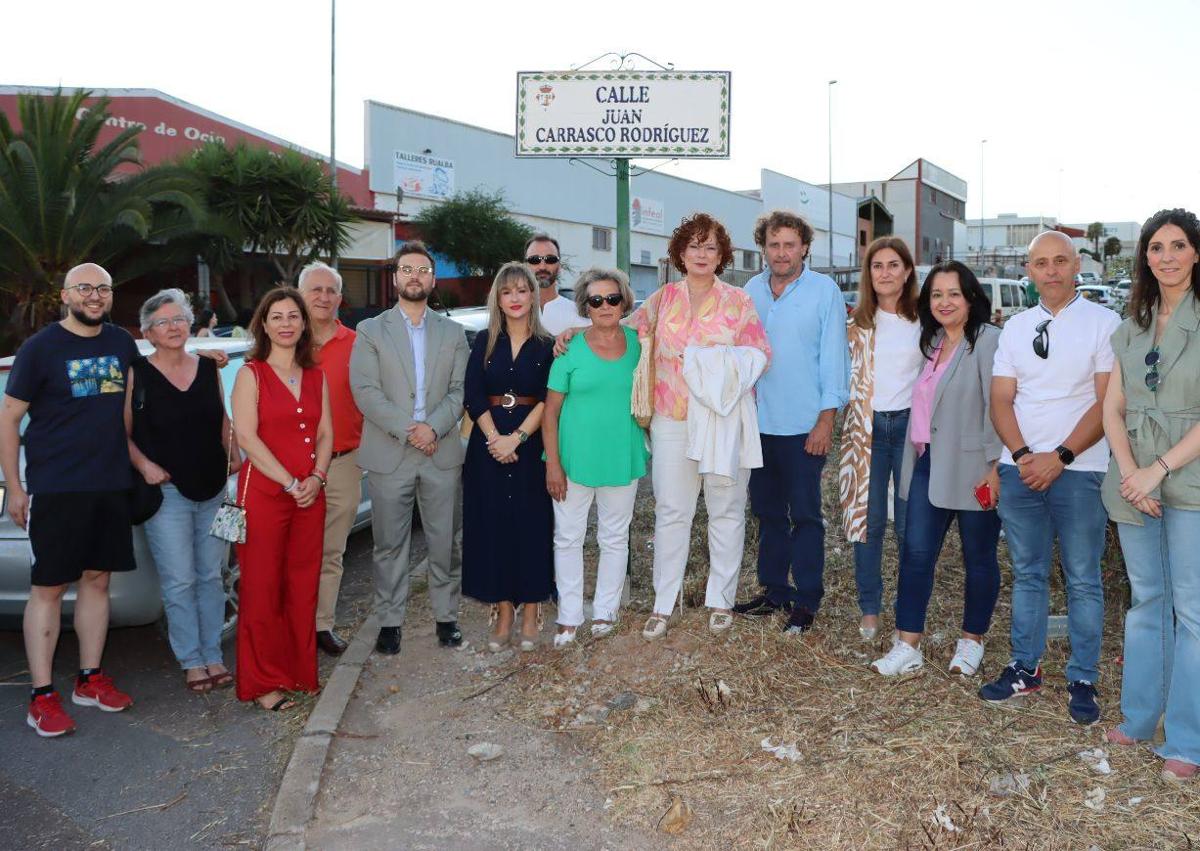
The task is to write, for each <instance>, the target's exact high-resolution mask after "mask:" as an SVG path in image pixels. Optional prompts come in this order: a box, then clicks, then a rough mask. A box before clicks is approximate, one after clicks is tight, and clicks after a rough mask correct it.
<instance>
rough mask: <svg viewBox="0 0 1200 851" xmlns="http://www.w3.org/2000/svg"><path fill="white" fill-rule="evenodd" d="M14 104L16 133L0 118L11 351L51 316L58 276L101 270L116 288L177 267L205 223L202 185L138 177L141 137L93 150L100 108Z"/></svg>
mask: <svg viewBox="0 0 1200 851" xmlns="http://www.w3.org/2000/svg"><path fill="white" fill-rule="evenodd" d="M90 95H91V92H88V91H79V92H76V93H74V94H71V95H65V94H63V92H62V90H61V89H60V90H59V91H58V92H56V93H55V94H53V95H51V96H39V95H32V94H28V95H21V96H20V97H19V98H18V100H17V118H18V120H19V122H20V130H16V129H15V128H14V126H13V124H12V122H11V121H10V119H9V117H8V116H7V115H5V114H4V113H0V306H2V307H3V308H4V309H5V312H6V314H7V315H8V316H9V317H10V318H9V329H8V331H9V333H10V334H11V335H13V336H14V337H15V338H16V339H17V340H18V341H19V340H22V339H24V338H25V337H27V336H29V335H30V334H31V333H32V332H33V331H35V330H37V329H38V328H39V327H41V326H42V325H43V324H45V323H46V322H49V321H51V320H52V319H53V318H54V317H55V316H56V315H57V309H58V292H57V290H58V289H59V287H60V286H61V284H62V280H63V277H64V275H65V274H66V272H67V271H68V270H69V269H70V268H71V267H72V266H75V265H77V264H79V263H82V262H85V261H91V262H94V263H99V264H101V265H102V266H104V267H105V268H106V269H108V270H109V272H110V273H111V274H112V275H113V281H114V283H116V284H119V283H121V282H123V281H127V280H129V279H130V278H133V277H136V276H137V275H139V274H142V273H144V272H146V271H149V270H150V269H151V268H161V267H162V265H164V263H168V262H176V261H178V260H180V257H179V256H178V254H177V253H175V249H176V248H177V243H176V240H178V239H179V238H181V237H186V236H189V235H191V234H193V233H194V232H195V231H196V229H197V226H198V225H199V223H200V222H201V221H202V220H203V218H204V207H203V203H202V202H201V200H200V191H199V190H200V185H199V183H198V181H197V180H196V178H195V177H194V175H192V174H190V173H188V172H187V171H185V170H183V169H180V168H177V167H173V166H159V167H154V168H143V167H142V165H141V155H140V152H139V149H138V143H137V136H138V133H139V132H140V129H139V128H129V129H126V130H124V131H122V132H121V133H119V134H118V135H117V136H116V138H114V139H113V140H112V141H111V142H109V143H107V144H105V145H100V144H99V142H98V137H99V135H100V131H101V129H102V128H103V127H104V124H105V120H106V119H107V118H108V103H109V101H108V100H107V99H106V98H104V99H101V100H100V101H99V102H98V103H95V104H93V105H92V106H91V107H90V108H89V109H87V110H84V109H83V103H84V101H85V100H86V99H87V98H88V97H90Z"/></svg>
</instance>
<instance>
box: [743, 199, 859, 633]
mask: <svg viewBox="0 0 1200 851" xmlns="http://www.w3.org/2000/svg"><path fill="white" fill-rule="evenodd" d="M754 240H755V242H757V243H758V245H759V246H760V247H761V248H762V250H763V253H764V255H765V256H766V259H767V267H768V268H767V269H765V270H764V271H762V272H761V273H759V274H758V275H756V276H755V277H754V278H752V279H751V280H750V281H749V282H747V284H746V292H747V293H749V295H750V297H751V298H752V299H753V300H754V308H755V310H757V311H758V316H759V319H761V320H762V323H763V325H764V326H765V327H766V329H767V341H768V342H769V343H770V344H771V365H770V367H769V368H768V369H767V371H766V372H765V373H764V374H763V376H762V378H760V379H759V380H758V385H757V387H756V388H755V392H756V395H757V399H758V428H759V431H760V432H761V434H762V452H763V466H762V467H761V468H760V469H757V470H754V471H753V472H752V473H751V475H750V502H751V506H752V508H753V510H754V513H755V515H756V516H757V517H758V520H759V538H758V582H759V584H760V585H761V586H762V590H761V591H760V593H759V594H758V595H757V596H755V597H754V598H753V599H751V600H749V601H748V602H745V603H739V604H738V605H736V606H734V609H733V610H734V611H735V612H738V613H739V614H744V615H751V616H762V615H768V614H771V613H773V612H775V611H778V610H779V609H781V608H782V609H786V610H789V611H790V615H789V617H788V622H787V626H786V627H785V628H784V629H785V631H786V632H805V631H807V630H808V629H809V628H810V627H811V626H812V623H813V618H814V616H815V615H816V613H817V609H818V608H819V607H820V605H821V597H822V595H823V593H824V583H823V574H824V571H825V526H824V523H823V521H822V519H821V470H822V469H823V468H824V466H825V456H826V454H827V453H828V452H829V449H830V445H831V443H832V439H833V419H834V417H835V416H836V415H837V409H838V408H840V407H842V406H843V405H845V404H846V402H847V401H849V398H850V354H849V349H848V348H847V345H846V305H845V301H844V300H843V298H842V293H841V291H840V290H839V289H838V287H837V284H835V283H834V282H833V279H832V278H830V277H829V276H828V275H822V274H821V273H820V272H814V271H813V270H812V269H810V268H808V266H807V264H806V263H805V262H804V261H805V258H807V256H808V252H809V248H810V247H811V246H812V241H813V229H812V226H811V225H809V223H808V222H806V221H805V220H804V219H802V218H801V217H800V216H797V215H796V214H795V213H790V212H787V211H784V210H775V211H773V212H771V213H768V214H767V215H765V216H762V217H761V218H759V220H758V223H757V224H756V225H755V227H754ZM789 571H790V573H791V581H790V582H789V579H788V573H789Z"/></svg>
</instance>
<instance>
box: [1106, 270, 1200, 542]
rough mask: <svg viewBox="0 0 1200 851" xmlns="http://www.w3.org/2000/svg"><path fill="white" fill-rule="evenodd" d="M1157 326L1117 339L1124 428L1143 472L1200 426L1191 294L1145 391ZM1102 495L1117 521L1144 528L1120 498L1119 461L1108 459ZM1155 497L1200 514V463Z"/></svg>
mask: <svg viewBox="0 0 1200 851" xmlns="http://www.w3.org/2000/svg"><path fill="white" fill-rule="evenodd" d="M1157 321H1158V316H1157V312H1155V314H1154V316H1153V317H1152V318H1151V320H1150V327H1149V328H1148V329H1146V330H1145V331H1143V330H1142V329H1141V328H1139V327H1138V325H1137V323H1135V322H1134V321H1133V319H1132V318H1130V319H1126V320H1125V321H1124V322H1122V323H1121V325H1120V326H1119V327H1118V328H1117V330H1116V331H1114V332H1113V335H1112V347H1113V354H1114V355H1115V356H1116V359H1117V362H1118V363H1119V364H1120V365H1121V389H1122V390H1124V392H1125V428H1126V431H1127V432H1128V434H1129V445H1130V448H1131V449H1132V450H1133V459H1134V461H1135V462H1136V463H1137V465H1138V466H1139V467H1149V466H1150V465H1152V464H1153V463H1154V459H1155V458H1156V457H1158V456H1160V455H1163V454H1165V453H1166V452H1167V451H1168V450H1169V449H1170V448H1171V447H1172V446H1174V445H1175V444H1176V443H1178V442H1179V441H1180V440H1182V439H1183V436H1184V435H1185V434H1187V432H1188V431H1189V430H1190V429H1191V428H1192V426H1194V425H1196V423H1200V333H1197V331H1198V330H1200V304H1197V302H1196V299H1195V297H1194V296H1193V295H1192V294H1191V293H1188V294H1187V295H1185V296H1184V297H1183V300H1182V301H1180V302H1179V306H1178V307H1176V308H1175V311H1174V312H1173V313H1172V314H1171V318H1170V319H1169V320H1168V322H1167V326H1166V328H1165V329H1164V330H1163V335H1162V339H1161V340H1160V341H1159V347H1158V352H1159V362H1158V376H1159V383H1158V390H1157V391H1154V390H1151V389H1150V388H1149V387H1148V386H1147V385H1146V373H1147V372H1148V370H1149V367H1147V366H1146V355H1147V353H1148V352H1149V351H1150V349H1151V348H1152V347H1153V346H1154V328H1155V325H1156V323H1157ZM1101 495H1102V496H1103V498H1104V507H1105V508H1106V509H1108V516H1109V517H1110V518H1112V519H1113V520H1114V521H1116V522H1117V523H1132V524H1134V525H1136V526H1141V525H1142V513H1141V512H1140V511H1138V510H1137V509H1136V508H1134V507H1133V506H1132V505H1130V504H1129V503H1128V502H1126V501H1125V500H1124V499H1122V498H1121V473H1120V471H1119V470H1118V469H1117V460H1116V458H1111V459H1109V465H1108V473H1107V474H1106V475H1105V476H1104V485H1103V487H1102V488H1101ZM1152 496H1153V497H1154V498H1155V499H1159V500H1161V501H1162V503H1163V504H1164V505H1167V506H1170V507H1171V508H1181V509H1190V510H1200V462H1197V461H1193V462H1192V463H1190V464H1188V465H1186V466H1184V467H1182V468H1180V469H1178V470H1174V471H1172V473H1171V476H1170V478H1166V479H1163V482H1162V485H1160V486H1159V489H1158V491H1157V492H1155V493H1153V494H1152Z"/></svg>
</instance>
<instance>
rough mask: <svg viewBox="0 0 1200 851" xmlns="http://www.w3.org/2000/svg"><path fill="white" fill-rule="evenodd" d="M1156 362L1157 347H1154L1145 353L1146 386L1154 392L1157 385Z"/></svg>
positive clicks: (1157, 359) (1157, 358)
mask: <svg viewBox="0 0 1200 851" xmlns="http://www.w3.org/2000/svg"><path fill="white" fill-rule="evenodd" d="M1158 361H1159V356H1158V346H1155V347H1154V348H1153V349H1151V350H1150V351H1148V352H1146V386H1147V387H1149V388H1150V389H1151V390H1153V391H1156V392H1157V390H1158V384H1159V375H1158Z"/></svg>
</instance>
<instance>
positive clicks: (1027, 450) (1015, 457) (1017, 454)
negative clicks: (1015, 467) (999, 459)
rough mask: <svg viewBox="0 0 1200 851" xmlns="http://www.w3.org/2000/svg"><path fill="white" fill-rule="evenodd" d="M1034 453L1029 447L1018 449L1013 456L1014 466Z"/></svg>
mask: <svg viewBox="0 0 1200 851" xmlns="http://www.w3.org/2000/svg"><path fill="white" fill-rule="evenodd" d="M1032 451H1033V450H1032V449H1030V448H1029V447H1028V446H1022V447H1021V448H1020V449H1018V450H1017V451H1016V452H1014V453H1013V454H1012V459H1013V463H1014V464H1015V463H1017V462H1018V461H1020V460H1021V459H1022V458H1024V457H1025V456H1026V455H1028V454H1029V453H1030V452H1032Z"/></svg>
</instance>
